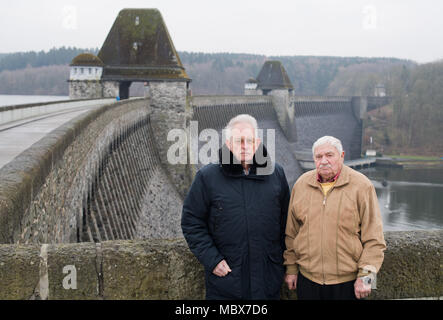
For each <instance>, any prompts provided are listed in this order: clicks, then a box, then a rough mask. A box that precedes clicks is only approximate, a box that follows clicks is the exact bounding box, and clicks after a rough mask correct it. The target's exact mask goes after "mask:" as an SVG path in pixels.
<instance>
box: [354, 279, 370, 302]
mask: <svg viewBox="0 0 443 320" xmlns="http://www.w3.org/2000/svg"><path fill="white" fill-rule="evenodd" d="M354 292H355V296H356V297H357V299H363V298H366V297H367V296H369V294H370V293H371V284H370V283H369V284H365V283H364V282H363V279H362V278H357V280H355V282H354Z"/></svg>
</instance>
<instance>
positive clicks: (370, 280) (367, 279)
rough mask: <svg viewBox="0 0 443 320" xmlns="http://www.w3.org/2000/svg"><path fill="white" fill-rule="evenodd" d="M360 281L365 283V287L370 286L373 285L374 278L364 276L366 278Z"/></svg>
mask: <svg viewBox="0 0 443 320" xmlns="http://www.w3.org/2000/svg"><path fill="white" fill-rule="evenodd" d="M360 279H362V280H363V283H364V284H365V285H370V284H371V283H372V278H371V277H370V276H364V277H361V278H360Z"/></svg>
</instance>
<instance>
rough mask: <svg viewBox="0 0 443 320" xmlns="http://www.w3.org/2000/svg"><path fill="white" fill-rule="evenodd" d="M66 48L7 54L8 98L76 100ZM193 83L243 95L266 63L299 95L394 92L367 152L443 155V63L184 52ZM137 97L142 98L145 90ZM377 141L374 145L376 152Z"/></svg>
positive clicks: (368, 131)
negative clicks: (282, 72)
mask: <svg viewBox="0 0 443 320" xmlns="http://www.w3.org/2000/svg"><path fill="white" fill-rule="evenodd" d="M86 51H87V52H92V53H95V54H97V52H98V49H79V48H64V47H63V48H59V49H52V50H50V51H48V52H43V51H42V52H26V53H23V52H22V53H12V54H0V94H35V95H68V83H67V81H66V80H67V79H68V76H69V66H68V65H69V63H70V62H71V60H72V59H73V58H74V57H75V56H76V55H78V54H79V53H82V52H86ZM179 55H180V58H181V61H182V63H183V65H184V67H185V68H186V71H187V73H188V75H189V76H190V78H191V79H192V83H191V89H192V94H193V95H201V94H237V95H241V94H243V88H244V83H245V81H246V80H248V79H249V78H251V77H254V78H255V77H256V76H257V75H258V72H259V71H260V68H261V67H262V65H263V63H264V61H266V60H267V59H277V60H280V61H281V62H282V63H283V66H284V67H285V69H286V71H287V73H288V75H289V77H290V79H291V81H292V83H293V85H294V90H295V94H296V95H330V96H335V95H339V96H358V95H363V96H366V95H373V94H374V88H375V86H376V85H377V84H379V83H380V84H383V85H384V86H385V87H386V91H387V94H388V95H389V96H391V97H392V99H393V100H392V104H391V105H389V106H386V107H385V108H383V109H379V110H374V111H373V112H371V113H370V114H369V115H368V118H367V119H366V120H365V134H364V139H363V144H364V149H365V148H367V147H373V148H375V149H377V150H378V151H382V152H384V153H385V154H386V153H388V154H389V153H391V154H393V153H394V154H395V153H397V154H398V153H403V154H405V153H409V154H422V155H440V156H441V155H442V154H443V90H442V88H443V62H442V61H440V62H435V63H428V64H422V65H418V64H417V63H415V62H413V61H409V60H401V59H395V58H361V57H350V58H345V57H317V56H281V57H266V56H263V55H251V54H232V53H214V54H208V53H190V52H179ZM138 85H139V86H138V87H137V86H136V85H134V86H133V87H131V90H132V91H131V93H132V94H133V95H137V94H141V93H142V92H143V90H142V89H143V88H142V87H140V85H141V84H138ZM369 137H373V145H372V146H369Z"/></svg>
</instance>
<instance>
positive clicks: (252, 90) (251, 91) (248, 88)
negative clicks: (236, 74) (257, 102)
mask: <svg viewBox="0 0 443 320" xmlns="http://www.w3.org/2000/svg"><path fill="white" fill-rule="evenodd" d="M262 94H263V92H262V91H261V90H260V89H258V82H257V80H255V79H254V78H249V80H248V81H246V82H245V95H246V96H254V95H262Z"/></svg>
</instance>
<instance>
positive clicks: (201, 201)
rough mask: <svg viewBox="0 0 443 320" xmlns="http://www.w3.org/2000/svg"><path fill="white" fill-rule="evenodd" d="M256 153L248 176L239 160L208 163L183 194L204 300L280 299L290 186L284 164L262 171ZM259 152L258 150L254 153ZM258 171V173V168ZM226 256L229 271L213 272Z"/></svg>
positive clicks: (188, 238) (184, 227) (188, 236)
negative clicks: (223, 273)
mask: <svg viewBox="0 0 443 320" xmlns="http://www.w3.org/2000/svg"><path fill="white" fill-rule="evenodd" d="M260 147H261V148H263V149H264V151H263V152H264V155H265V156H266V161H267V162H266V163H264V164H261V165H260V164H258V163H257V161H256V160H255V157H254V163H253V164H252V165H251V168H250V171H249V174H248V175H245V173H244V172H243V168H242V166H241V165H240V164H233V161H232V159H233V155H232V153H231V152H230V151H229V149H227V148H226V146H225V145H224V146H223V148H222V149H220V151H219V159H222V158H221V154H222V150H224V152H226V150H227V152H228V153H229V154H230V159H231V161H230V164H222V163H221V161H220V163H218V164H209V165H206V166H205V167H203V168H202V169H200V170H199V171H198V172H197V174H196V176H195V179H194V181H193V183H192V186H191V188H190V190H189V192H188V194H187V196H186V199H185V201H184V205H183V212H182V222H181V225H182V230H183V235H184V236H185V238H186V241H187V242H188V245H189V248H190V249H191V251H192V252H193V253H194V254H195V256H196V257H197V258H198V260H199V261H200V262H201V263H202V264H203V266H204V268H205V283H206V298H207V299H279V297H280V288H281V286H282V283H283V278H284V270H285V269H284V266H283V251H284V249H285V244H284V237H285V226H286V217H287V210H288V205H289V198H290V192H289V186H288V182H287V180H286V176H285V173H284V171H283V168H282V167H281V166H280V165H278V164H274V166H275V169H274V170H273V172H272V173H270V174H269V172H268V174H266V175H261V174H260V175H257V169H258V168H263V167H264V166H266V165H268V168H269V167H271V166H269V164H270V162H269V161H271V159H270V158H269V157H268V156H267V154H266V149H265V148H264V147H263V146H262V145H261V146H260ZM256 154H257V153H256ZM259 173H260V172H259ZM223 259H225V260H226V262H227V263H228V265H229V267H230V268H231V270H232V272H230V273H228V274H227V275H226V276H224V277H218V276H216V275H215V274H213V273H212V271H213V270H214V268H215V267H216V266H217V264H218V263H219V262H220V261H221V260H223Z"/></svg>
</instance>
